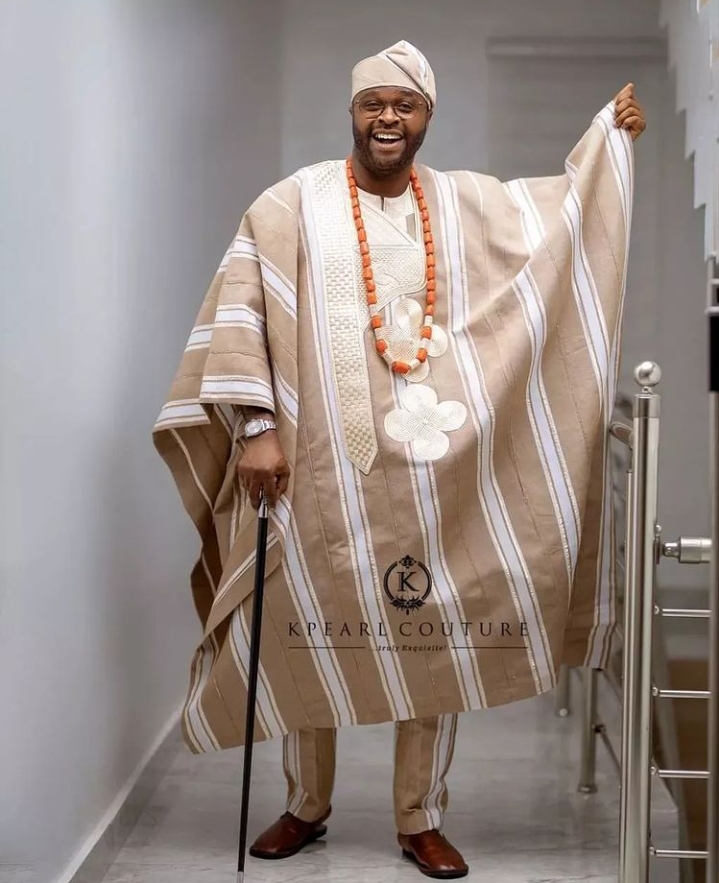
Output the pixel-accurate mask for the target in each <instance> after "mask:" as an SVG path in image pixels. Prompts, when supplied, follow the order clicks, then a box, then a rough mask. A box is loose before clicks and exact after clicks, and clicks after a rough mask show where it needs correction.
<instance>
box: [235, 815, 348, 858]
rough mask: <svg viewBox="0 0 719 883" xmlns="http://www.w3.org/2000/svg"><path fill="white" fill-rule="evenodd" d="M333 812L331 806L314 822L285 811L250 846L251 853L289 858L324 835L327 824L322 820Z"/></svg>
mask: <svg viewBox="0 0 719 883" xmlns="http://www.w3.org/2000/svg"><path fill="white" fill-rule="evenodd" d="M331 812H332V807H331V806H330V807H329V808H328V809H327V812H326V813H325V814H324V815H323V816H321V817H320V818H319V819H317V820H316V821H314V822H304V821H303V820H302V819H298V818H297V816H293V815H292V813H289V812H286V813H284V814H283V815H281V816H280V817H279V819H277V821H276V822H275V823H274V824H273V825H270V827H269V828H268V829H267V830H266V831H263V832H262V834H260V836H259V837H258V838H257V840H255V842H254V843H253V844H252V846H251V847H250V855H252V856H254V857H255V858H289V857H290V856H291V855H294V854H295V853H296V852H299V851H300V850H301V849H303V848H304V847H305V846H307V844H308V843H312V842H313V841H314V840H319V838H320V837H324V835H325V834H326V833H327V826H326V825H323V824H322V822H324V821H325V819H326V818H328V817H329V814H330V813H331Z"/></svg>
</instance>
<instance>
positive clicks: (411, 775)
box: [282, 714, 457, 834]
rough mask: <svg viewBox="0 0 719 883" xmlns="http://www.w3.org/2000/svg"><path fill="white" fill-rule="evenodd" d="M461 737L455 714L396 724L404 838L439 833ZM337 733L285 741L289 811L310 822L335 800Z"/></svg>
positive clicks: (311, 732)
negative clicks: (451, 767) (456, 744)
mask: <svg viewBox="0 0 719 883" xmlns="http://www.w3.org/2000/svg"><path fill="white" fill-rule="evenodd" d="M456 733H457V715H456V714H442V715H439V716H438V717H427V718H421V719H419V720H407V721H398V722H397V723H396V724H395V742H394V785H393V795H394V814H395V822H396V825H397V830H398V831H399V833H400V834H419V833H420V832H421V831H428V830H429V829H431V828H437V829H440V828H441V827H442V820H443V818H444V811H445V810H446V808H447V783H446V782H445V777H446V775H447V772H448V771H449V765H450V763H451V762H452V755H453V753H454V741H455V736H456ZM336 747H337V730H335V729H332V728H328V729H306V730H296V731H295V732H293V733H290V734H289V735H287V736H285V737H284V738H283V740H282V765H283V767H284V771H285V776H286V777H287V811H288V812H291V813H292V814H293V815H295V816H297V817H298V818H300V819H303V820H304V821H306V822H312V821H314V820H315V819H318V818H319V817H320V816H321V815H323V813H324V812H325V811H326V810H327V808H328V807H329V805H330V801H331V799H332V789H333V786H334V781H335V760H336Z"/></svg>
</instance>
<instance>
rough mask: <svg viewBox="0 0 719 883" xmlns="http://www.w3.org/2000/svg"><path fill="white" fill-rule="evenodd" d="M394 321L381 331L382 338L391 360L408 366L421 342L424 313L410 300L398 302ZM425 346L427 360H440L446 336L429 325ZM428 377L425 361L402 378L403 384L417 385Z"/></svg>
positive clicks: (435, 326) (407, 298) (443, 332)
mask: <svg viewBox="0 0 719 883" xmlns="http://www.w3.org/2000/svg"><path fill="white" fill-rule="evenodd" d="M395 316H396V318H395V321H394V322H393V323H392V324H391V325H385V326H384V327H383V328H382V331H381V332H380V333H381V336H382V337H383V338H384V339H385V340H386V341H387V346H388V347H389V349H390V351H391V352H392V356H393V357H394V358H395V359H398V360H399V361H401V362H410V361H411V360H412V359H414V357H415V356H416V355H417V350H418V349H419V348H420V346H421V345H422V343H424V342H425V341H423V339H422V338H421V337H420V336H419V329H420V328H421V327H422V322H423V320H424V313H423V312H422V307H421V306H420V305H419V304H418V303H417V301H416V300H413V299H412V298H411V297H403V298H400V300H399V302H398V304H397V307H396V310H395ZM426 343H427V356H428V357H429V356H435V357H436V356H441V355H442V353H444V352H446V351H447V344H448V342H447V334H446V333H445V331H444V329H443V328H440V327H439V325H432V337H431V338H430V339H429V340H428V341H427V342H426ZM428 374H429V359H428V358H427V359H425V360H424V362H421V363H420V365H419V366H418V367H417V368H415V369H414V371H410V373H409V374H403V375H402V376H403V377H404V379H405V380H409V381H410V382H412V383H417V382H418V381H421V380H426V379H427V375H428Z"/></svg>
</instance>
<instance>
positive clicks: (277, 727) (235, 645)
mask: <svg viewBox="0 0 719 883" xmlns="http://www.w3.org/2000/svg"><path fill="white" fill-rule="evenodd" d="M241 610H242V605H240V606H239V607H236V608H235V609H234V610H233V611H232V614H231V616H230V629H229V637H230V652H231V653H232V658H233V659H234V661H235V668H236V669H237V672H238V674H239V675H240V677H241V678H242V683H243V684H244V685H245V690H248V689H249V686H248V685H249V675H248V672H249V669H250V646H249V638H248V636H247V634H246V633H245V622H244V621H243V619H244V618H241V616H240V612H241ZM256 715H257V721H258V723H259V724H260V726H261V727H262V729H263V730H264V731H265V735H266V737H267V738H268V739H271V738H273V737H274V736H279V735H280V734H281V733H283V732H285V731H286V729H287V728H286V727H285V726H284V724H283V722H282V721H281V720H280V719H278V717H277V715H276V714H275V705H274V703H273V702H272V701H270V696H269V693H268V690H267V676H266V674H265V672H264V669H263V667H262V663H260V665H259V667H258V672H257V705H256Z"/></svg>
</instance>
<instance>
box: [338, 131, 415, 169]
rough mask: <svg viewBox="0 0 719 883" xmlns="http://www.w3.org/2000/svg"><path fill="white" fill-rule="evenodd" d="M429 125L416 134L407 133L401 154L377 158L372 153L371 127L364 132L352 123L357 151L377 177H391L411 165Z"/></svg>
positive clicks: (365, 165) (365, 164)
mask: <svg viewBox="0 0 719 883" xmlns="http://www.w3.org/2000/svg"><path fill="white" fill-rule="evenodd" d="M426 134H427V127H426V126H425V127H424V129H422V131H421V132H418V133H417V134H416V135H405V139H404V149H403V150H402V152H401V153H400V154H399V156H397V157H395V158H394V159H390V158H387V159H384V158H379V159H378V158H377V157H376V156H375V155H373V153H372V147H371V143H372V131H370V130H369V129H368V130H367V131H366V132H365V133H362V132H361V131H360V130H359V129H358V128H357V126H356V125H355V124H354V123H352V136H353V138H354V145H355V153H356V155H357V158H358V159H359V161H360V162H361V163H362V165H363V166H364V167H365V168H366V169H367V171H368V172H371V174H372V175H374V176H375V177H376V178H385V177H390V176H391V175H395V174H397V172H402V171H404V170H406V169H408V168H410V167H411V165H412V162H413V161H414V157H415V154H416V153H417V151H418V150H419V149H420V147H421V146H422V144H423V142H424V139H425V135H426Z"/></svg>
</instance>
